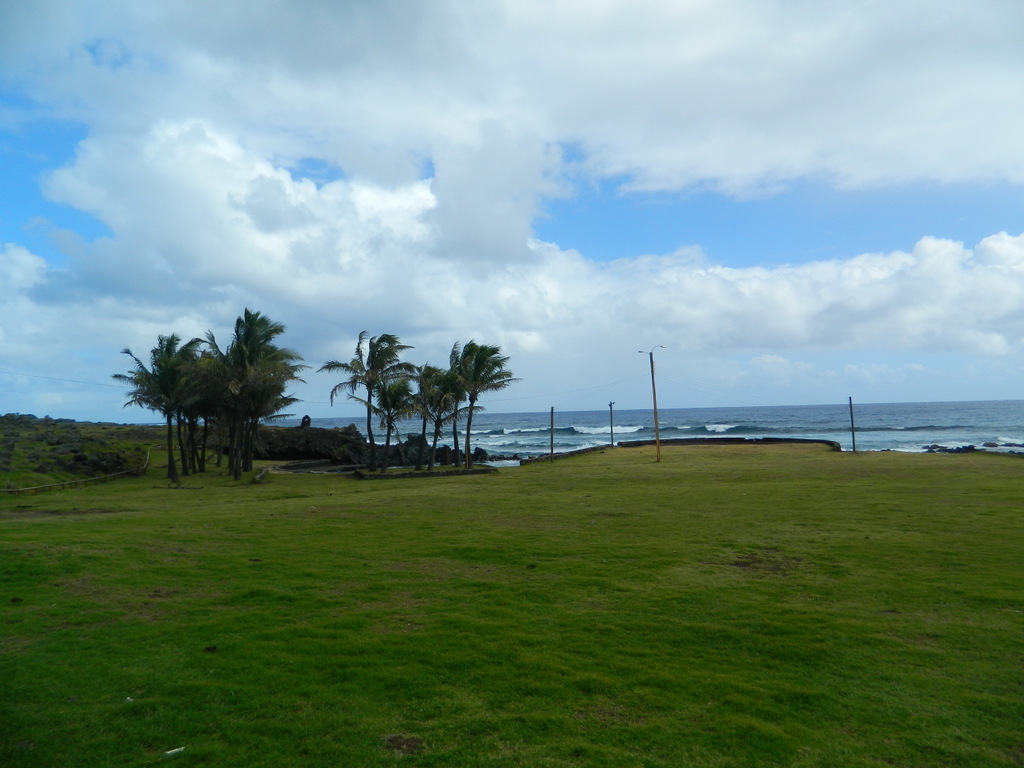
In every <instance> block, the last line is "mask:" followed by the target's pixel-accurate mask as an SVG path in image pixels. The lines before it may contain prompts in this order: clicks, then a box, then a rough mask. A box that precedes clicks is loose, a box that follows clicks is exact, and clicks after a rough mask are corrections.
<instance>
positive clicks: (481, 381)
mask: <svg viewBox="0 0 1024 768" xmlns="http://www.w3.org/2000/svg"><path fill="white" fill-rule="evenodd" d="M452 353H453V354H454V350H452ZM458 363H459V364H458V371H459V375H460V378H461V384H462V387H463V389H464V390H465V393H466V399H467V400H468V401H469V406H468V408H467V411H466V469H469V468H470V467H471V466H472V457H471V454H470V451H469V438H470V433H471V431H472V429H473V413H474V411H476V410H477V409H478V408H479V406H477V404H476V403H477V400H479V399H480V395H482V394H483V393H485V392H496V391H497V390H499V389H504V388H505V387H507V386H509V385H510V384H512V383H513V382H515V381H518V379H516V378H515V377H514V376H513V375H512V372H511V371H508V370H506V369H505V365H506V364H507V363H508V357H507V356H506V355H502V354H501V347H498V346H493V345H490V344H477V343H476V342H475V341H472V340H471V341H469V343H467V344H466V346H464V347H463V348H462V353H461V355H459V360H458Z"/></svg>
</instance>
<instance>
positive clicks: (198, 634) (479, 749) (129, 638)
mask: <svg viewBox="0 0 1024 768" xmlns="http://www.w3.org/2000/svg"><path fill="white" fill-rule="evenodd" d="M662 457H663V460H662V462H661V463H655V462H654V460H653V458H654V457H653V449H647V448H643V449H628V450H627V449H617V450H614V451H613V450H609V451H607V452H605V453H598V454H591V455H588V456H581V457H577V458H573V459H567V460H564V461H560V462H554V463H550V464H549V463H541V464H536V465H531V466H527V467H520V468H513V469H507V470H502V471H501V472H499V473H497V474H491V475H483V476H467V477H448V478H443V479H426V480H413V481H378V482H359V481H356V480H353V479H350V478H345V477H339V476H328V475H283V474H282V475H273V476H272V481H271V482H269V483H265V484H252V483H248V482H245V481H243V482H242V483H234V482H232V481H230V480H229V479H228V478H227V477H223V476H218V475H216V474H208V475H205V476H197V477H192V478H188V479H187V482H188V487H184V488H177V489H171V488H168V487H166V483H165V482H164V481H161V480H160V472H159V469H158V468H154V469H153V470H151V471H150V473H149V475H148V476H146V477H143V478H138V479H134V478H133V479H125V480H119V481H116V482H113V483H109V484H105V485H99V486H90V487H87V488H83V489H77V490H69V491H63V492H59V493H58V492H51V493H46V494H39V495H37V496H20V497H13V496H12V497H2V496H0V573H2V582H0V686H2V691H0V694H2V696H0V765H3V766H7V767H9V768H21V767H28V766H32V767H33V768H37V767H39V766H46V767H49V766H145V765H151V764H152V765H155V764H160V765H164V764H166V765H172V764H173V765H180V766H246V767H254V766H267V767H268V768H269V767H270V766H273V767H274V768H290V767H292V766H295V767H298V766H303V767H309V766H345V767H353V768H355V767H359V766H387V765H394V764H396V763H399V764H401V765H406V766H467V767H469V766H524V767H526V766H530V767H533V766H541V767H543V766H551V767H556V766H557V767H559V768H560V767H562V766H649V767H654V766H658V767H665V768H669V767H672V768H676V767H678V766H766V765H768V766H771V765H784V766H921V767H924V766H957V767H963V766H968V767H969V766H1019V765H1024V572H1022V567H1021V562H1022V553H1024V511H1022V510H1024V503H1022V502H1024V493H1022V491H1024V460H1022V459H1020V458H1018V457H1007V456H997V455H990V454H974V455H970V454H968V455H942V454H937V455H926V454H893V453H861V454H851V453H833V452H830V451H828V450H827V449H824V448H822V447H820V446H701V447H678V448H676V447H671V448H666V447H663V449H662Z"/></svg>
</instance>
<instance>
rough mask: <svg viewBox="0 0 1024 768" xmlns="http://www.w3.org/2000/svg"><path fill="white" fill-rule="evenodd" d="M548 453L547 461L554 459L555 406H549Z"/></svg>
mask: <svg viewBox="0 0 1024 768" xmlns="http://www.w3.org/2000/svg"><path fill="white" fill-rule="evenodd" d="M549 450H550V452H549V453H548V461H554V460H555V406H553V405H552V406H551V448H550V449H549Z"/></svg>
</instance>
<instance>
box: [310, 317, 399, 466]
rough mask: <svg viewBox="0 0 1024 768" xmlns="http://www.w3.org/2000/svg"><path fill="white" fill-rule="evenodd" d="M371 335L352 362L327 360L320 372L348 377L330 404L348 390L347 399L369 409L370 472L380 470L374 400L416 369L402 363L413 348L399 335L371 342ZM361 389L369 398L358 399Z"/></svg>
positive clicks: (384, 335)
mask: <svg viewBox="0 0 1024 768" xmlns="http://www.w3.org/2000/svg"><path fill="white" fill-rule="evenodd" d="M368 336H369V334H368V333H367V332H366V331H363V332H362V333H360V334H359V341H358V342H356V352H355V355H354V356H353V358H352V359H351V360H349V361H348V362H347V363H346V362H341V361H338V360H328V361H327V362H326V363H324V364H323V365H322V366H320V370H321V371H328V372H334V371H341V372H342V373H345V374H348V378H347V379H346V380H345V381H342V382H340V383H339V384H336V385H335V386H334V388H333V389H332V390H331V403H332V404H333V403H334V398H335V397H337V396H338V395H339V394H340V393H342V392H344V391H347V392H348V396H349V397H350V398H352V399H353V400H355V401H356V402H358V403H362V404H363V405H365V406H366V438H367V440H369V442H370V471H371V472H372V471H373V470H374V469H376V468H377V445H376V443H375V442H374V438H373V408H374V406H373V399H374V392H375V390H376V389H377V387H378V385H380V384H382V383H384V382H387V381H390V380H392V379H396V378H406V377H408V376H411V375H412V373H413V371H414V370H415V367H414V366H413V365H412V363H404V362H402V361H401V360H400V358H401V356H402V352H404V351H405V350H407V349H412V347H410V346H409V345H407V344H402V343H401V341H400V340H399V339H398V337H397V336H395V335H394V334H391V333H382V334H381V335H380V336H374V337H373V338H370V339H368V338H367V337H368ZM360 387H362V388H363V389H364V390H365V392H366V397H359V396H358V395H357V394H356V392H357V391H358V390H359V388H360Z"/></svg>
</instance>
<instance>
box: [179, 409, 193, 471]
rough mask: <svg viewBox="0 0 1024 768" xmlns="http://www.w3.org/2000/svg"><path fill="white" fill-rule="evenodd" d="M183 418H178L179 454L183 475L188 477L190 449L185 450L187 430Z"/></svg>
mask: <svg viewBox="0 0 1024 768" xmlns="http://www.w3.org/2000/svg"><path fill="white" fill-rule="evenodd" d="M182 421H183V419H182V418H181V416H178V417H177V419H176V422H177V424H176V427H177V429H176V432H177V436H178V455H179V456H180V457H181V476H182V477H188V476H189V474H190V473H189V471H188V451H187V450H185V430H184V429H183V426H184V425H183V423H182Z"/></svg>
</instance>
